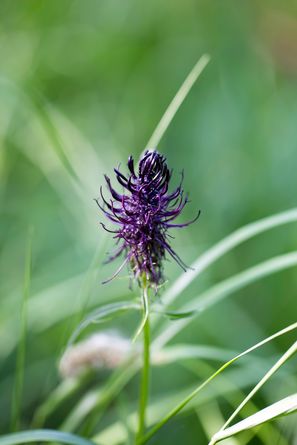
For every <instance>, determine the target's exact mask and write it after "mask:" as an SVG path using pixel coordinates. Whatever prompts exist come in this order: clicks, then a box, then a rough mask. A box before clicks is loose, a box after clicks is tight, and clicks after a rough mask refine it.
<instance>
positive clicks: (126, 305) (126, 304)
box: [67, 301, 141, 347]
mask: <svg viewBox="0 0 297 445" xmlns="http://www.w3.org/2000/svg"><path fill="white" fill-rule="evenodd" d="M131 309H135V310H140V309H141V306H140V305H139V304H138V303H135V302H131V301H121V302H119V303H110V304H106V305H105V306H102V307H100V308H98V309H96V310H94V311H92V312H91V313H90V314H89V315H87V317H86V318H85V319H84V320H83V321H82V322H81V323H80V324H79V325H78V326H77V328H76V329H75V331H74V332H73V334H72V335H71V337H70V339H69V341H68V345H67V347H70V346H71V345H72V344H73V343H74V342H75V340H76V339H77V337H78V336H79V334H81V332H82V331H83V330H84V329H86V328H87V327H88V326H89V325H90V324H92V323H102V322H103V321H106V320H107V319H109V317H110V316H111V315H114V316H116V315H119V314H121V313H123V312H126V311H128V310H131Z"/></svg>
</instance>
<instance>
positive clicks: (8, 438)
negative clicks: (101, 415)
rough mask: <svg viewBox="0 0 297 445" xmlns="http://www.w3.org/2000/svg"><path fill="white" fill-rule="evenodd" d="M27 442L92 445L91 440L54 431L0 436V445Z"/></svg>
mask: <svg viewBox="0 0 297 445" xmlns="http://www.w3.org/2000/svg"><path fill="white" fill-rule="evenodd" d="M29 442H58V443H59V442H60V443H67V444H69V445H94V442H92V441H91V440H87V439H84V438H83V437H80V436H76V435H74V434H69V433H62V432H60V431H55V430H32V431H22V432H20V433H14V434H7V435H5V436H0V445H17V444H20V443H29Z"/></svg>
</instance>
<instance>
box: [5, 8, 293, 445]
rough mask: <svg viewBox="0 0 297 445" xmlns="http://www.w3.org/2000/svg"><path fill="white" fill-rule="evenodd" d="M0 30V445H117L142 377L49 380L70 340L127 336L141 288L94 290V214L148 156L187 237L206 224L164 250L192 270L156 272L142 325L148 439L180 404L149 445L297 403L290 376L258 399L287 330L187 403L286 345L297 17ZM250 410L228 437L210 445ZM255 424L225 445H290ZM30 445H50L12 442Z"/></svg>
mask: <svg viewBox="0 0 297 445" xmlns="http://www.w3.org/2000/svg"><path fill="white" fill-rule="evenodd" d="M0 12H1V17H2V18H3V20H2V26H1V29H0V55H1V60H2V61H3V63H2V65H1V69H0V145H1V146H0V179H1V180H0V201H1V206H0V212H1V231H0V247H1V249H0V251H1V254H0V274H1V277H2V279H1V282H0V304H1V306H0V308H1V310H0V338H1V342H0V364H1V366H0V392H1V400H0V411H1V413H2V415H1V419H0V432H1V437H0V445H1V441H2V445H3V444H5V443H7V444H10V443H11V444H13V443H20V442H21V441H27V440H28V441H43V440H44V441H55V442H57V441H58V442H63V441H64V440H65V441H66V443H72V444H75V445H79V443H80V444H81V445H83V443H86V442H85V441H84V440H86V439H90V438H93V439H94V440H95V441H96V443H98V445H103V444H106V445H112V444H114V445H115V444H118V445H120V444H123V443H129V441H130V442H131V437H132V436H133V434H134V433H133V432H134V431H135V430H136V425H137V414H136V413H137V407H138V387H139V371H140V363H139V361H137V360H136V361H135V362H132V363H130V362H129V363H128V364H124V365H122V367H121V368H119V369H116V370H114V371H113V372H112V371H107V370H106V371H102V370H101V371H96V372H94V373H91V374H89V375H86V376H83V377H81V378H77V379H74V380H71V381H61V378H60V376H59V374H58V370H57V368H58V367H57V364H58V361H59V359H60V356H61V353H62V351H63V350H64V349H65V347H66V346H67V342H68V341H69V339H70V338H71V334H72V333H73V332H75V333H76V334H78V335H79V337H77V338H76V339H75V341H78V340H79V339H80V338H84V337H86V336H88V335H89V334H90V333H93V332H97V331H101V330H105V329H107V330H116V331H119V332H120V333H122V334H123V335H124V336H128V337H129V338H131V339H132V338H133V335H134V333H135V332H136V330H137V326H138V325H139V321H140V320H139V318H140V312H139V310H138V309H139V301H140V300H139V298H140V297H139V294H138V290H137V287H134V288H133V289H132V290H130V289H129V280H128V279H125V278H120V279H116V280H114V281H113V282H111V283H109V284H107V285H102V284H101V283H102V281H104V280H105V279H106V278H107V277H109V276H111V275H112V274H113V272H114V270H115V269H116V267H117V265H116V264H113V265H104V264H103V262H104V259H105V258H106V251H109V250H111V249H112V240H111V238H110V237H109V236H106V234H105V233H104V232H103V231H102V230H101V228H100V227H99V221H100V220H101V219H102V218H101V215H100V214H99V213H98V210H97V208H96V206H95V204H94V202H93V198H95V197H97V196H98V194H99V186H100V185H101V184H102V183H103V174H104V173H107V174H109V175H112V168H113V167H114V166H117V165H118V164H119V163H121V168H123V169H124V164H125V162H126V159H127V157H128V155H129V154H133V155H134V156H135V158H138V157H139V155H140V154H141V153H142V152H143V150H144V147H145V146H147V145H149V146H151V145H153V146H155V145H158V148H159V150H160V151H161V152H162V153H164V154H165V155H166V156H167V158H168V162H169V164H170V165H171V166H172V167H173V169H174V175H173V178H174V179H173V181H175V182H176V183H177V182H178V181H179V173H180V171H181V170H182V169H184V172H185V180H184V188H185V191H186V192H189V195H190V199H191V203H190V204H189V205H188V206H187V208H186V209H185V214H184V216H183V218H184V219H183V221H186V220H190V219H191V218H192V216H193V214H195V212H196V211H197V210H198V209H201V210H202V214H201V217H200V219H199V221H198V222H197V224H195V225H192V226H190V227H189V228H187V229H186V230H183V231H176V232H175V233H173V234H174V236H175V239H174V240H172V243H173V245H174V248H175V250H176V251H177V252H178V253H179V255H180V256H181V257H182V258H183V260H184V261H185V262H186V263H187V264H192V266H193V269H194V270H193V271H188V272H187V273H185V274H184V273H182V271H179V270H178V268H177V266H176V265H175V264H173V263H171V262H166V264H165V273H166V277H167V278H168V283H166V285H165V286H164V288H163V289H161V294H160V296H161V297H160V300H158V298H156V305H155V306H154V304H152V305H151V309H152V314H151V317H150V324H151V333H152V337H153V342H152V345H151V346H152V348H151V349H152V372H151V388H150V398H149V405H148V409H147V422H148V426H149V428H155V429H156V428H157V427H156V425H160V422H161V424H162V422H163V421H164V419H166V416H168V413H170V412H175V411H176V409H177V408H178V407H180V406H182V405H183V403H184V402H183V401H187V400H188V399H189V398H190V399H191V402H190V403H189V404H188V403H187V404H186V406H185V407H184V408H183V410H182V411H181V413H179V415H177V416H175V417H174V418H173V419H171V421H170V422H168V423H167V422H166V425H165V424H164V427H162V428H160V429H158V428H157V429H156V435H155V436H154V438H153V439H152V440H151V442H150V443H152V444H153V443H154V441H156V443H157V442H158V443H159V442H160V443H162V444H164V445H167V443H170V444H174V443H180V442H184V443H187V444H189V445H191V444H194V443H195V444H196V443H201V444H205V445H206V444H207V443H208V442H209V441H210V440H211V437H220V434H226V435H228V431H229V432H230V430H229V428H233V430H231V432H232V431H234V429H235V430H236V428H237V430H236V431H238V429H240V428H241V426H242V424H241V423H240V422H242V421H243V422H245V420H244V419H245V418H246V423H244V424H243V426H244V425H246V424H247V423H248V424H249V425H251V426H252V425H253V424H254V423H257V422H259V419H261V418H262V417H261V416H263V415H264V416H266V415H267V411H265V408H267V407H268V408H269V407H271V409H272V413H273V412H274V411H273V410H275V409H278V407H279V405H277V404H276V405H275V403H276V402H277V401H281V400H286V398H287V397H288V395H289V394H294V393H295V392H296V375H295V373H294V370H295V368H296V357H292V358H290V360H288V362H287V363H286V364H285V365H284V364H283V363H282V362H281V367H280V369H279V370H278V372H277V373H275V375H273V377H272V376H270V374H268V377H269V379H268V381H267V382H266V383H265V385H263V386H262V385H261V391H257V392H256V394H253V388H257V385H258V384H259V382H261V379H262V378H263V375H265V374H266V373H267V370H269V369H273V366H274V364H275V363H276V362H277V360H278V358H279V357H281V356H282V355H283V354H284V353H285V351H286V350H287V349H288V345H289V344H293V342H294V341H295V339H296V336H295V331H293V330H292V331H291V333H289V332H287V335H286V336H285V335H279V336H278V337H277V338H273V341H270V342H269V343H267V345H266V347H265V349H263V350H262V348H261V349H260V348H259V349H258V350H257V351H253V352H252V353H251V354H247V355H246V356H245V358H243V357H242V360H238V361H236V364H235V363H234V365H233V366H228V369H226V370H225V372H224V374H223V375H220V376H218V378H216V379H213V380H211V384H209V385H207V387H205V388H204V389H203V391H201V392H200V391H199V394H198V395H197V397H194V398H193V399H192V394H196V391H197V388H198V387H200V386H201V385H204V382H205V381H207V379H211V375H213V374H214V373H216V370H218V369H220V367H221V366H222V365H223V363H225V362H228V361H229V360H231V361H232V357H235V356H237V355H238V354H240V351H244V350H247V349H248V348H249V347H250V346H251V345H257V344H258V343H259V342H260V341H261V339H265V338H269V337H270V336H271V335H272V333H273V332H282V330H283V328H284V326H295V322H296V298H295V289H296V284H297V281H296V269H295V265H296V251H297V241H296V224H295V223H296V221H297V213H296V193H295V190H296V187H297V179H296V174H295V172H296V168H297V158H296V140H297V130H296V122H295V121H296V119H295V116H296V113H297V106H296V104H297V95H296V91H297V90H296V66H295V64H294V60H295V52H294V51H295V46H294V41H295V39H294V35H295V31H296V20H297V11H296V7H295V6H294V5H293V4H292V3H291V2H288V1H285V2H283V3H282V4H281V5H279V4H277V3H276V2H272V3H271V2H269V1H268V0H264V1H263V2H262V3H261V5H259V4H256V3H253V2H249V3H242V4H240V5H239V4H238V2H235V1H233V0H231V1H228V2H227V3H222V2H219V1H215V2H205V1H201V2H198V3H197V2H191V1H187V2H178V1H173V2H169V1H167V0H165V1H161V2H156V1H152V2H150V3H147V4H145V5H142V4H140V3H139V2H136V0H128V1H127V2H122V3H119V2H114V1H113V0H112V1H105V0H104V1H102V2H97V3H93V4H92V6H90V5H89V4H88V2H80V1H70V0H64V1H63V2H57V1H56V0H53V1H52V2H36V1H35V0H28V1H27V2H24V3H22V4H21V3H16V2H11V1H8V0H4V1H2V2H1V6H0ZM203 54H210V55H211V62H210V63H208V56H202V55H203ZM200 56H202V58H200ZM197 60H198V62H197ZM206 65H207V66H206ZM193 66H194V68H193ZM203 68H205V69H204V70H203ZM202 71H203V72H202ZM189 73H190V74H189ZM196 80H198V81H197V82H196ZM188 93H189V94H188ZM173 98H174V99H173ZM168 104H169V106H168ZM181 105H182V106H181ZM166 107H167V108H166ZM164 110H166V111H165V113H164V115H163V117H162V118H161V120H160V116H162V113H163V112H164ZM177 111H178V112H177ZM158 121H159V124H158V125H157V126H156V122H158ZM154 128H155V130H154ZM147 141H149V142H147ZM288 209H289V210H288ZM181 222H182V221H181ZM29 226H34V228H35V234H34V268H33V269H32V271H31V266H30V265H31V259H32V258H31V246H30V242H29V244H28V245H27V249H25V248H24V240H25V239H26V238H27V227H29ZM272 229H273V230H272ZM25 251H26V253H25V255H24V252H25ZM24 256H26V259H25V278H24V261H23V258H24ZM31 272H32V273H31ZM20 296H22V297H21V298H20ZM29 297H30V298H29ZM121 302H127V303H125V308H126V309H125V310H122V309H123V306H121V304H122V303H121ZM135 302H136V303H135ZM104 305H107V308H109V309H111V312H112V311H113V310H115V312H117V317H115V318H112V313H111V312H109V313H107V312H108V311H107V312H106V308H105V312H104V311H103V312H102V306H104ZM136 306H137V307H136ZM130 308H132V310H130ZM136 309H137V310H136ZM102 314H103V315H104V316H103V315H102ZM166 314H167V315H166ZM170 314H171V315H173V314H175V315H176V317H175V319H174V320H173V319H172V317H171V318H170ZM179 315H180V316H179ZM182 315H184V318H182ZM98 316H100V317H101V322H100V323H97V322H96V321H98ZM82 328H84V329H83V330H82ZM73 338H74V337H73ZM140 344H141V339H140V338H139V339H137V341H136V344H135V347H136V349H137V348H139V350H140ZM158 354H160V355H159V360H160V361H159V362H158V360H157V358H158ZM154 357H155V358H154ZM154 360H155V362H154ZM270 377H272V378H270ZM251 391H252V392H251ZM249 394H252V395H253V398H252V400H250V397H249V396H248V395H249ZM246 397H247V399H246V400H247V401H248V403H247V404H246V405H245V406H244V407H243V411H242V412H241V411H240V412H238V416H239V419H238V422H237V420H236V419H234V420H233V422H236V425H235V427H234V426H230V425H229V426H228V427H227V428H226V430H224V431H221V433H218V436H215V434H216V433H217V432H218V431H219V430H220V428H221V426H222V425H224V423H225V422H226V421H227V419H230V416H232V413H234V412H236V409H237V407H240V406H241V402H242V400H245V398H246ZM288 400H289V401H290V400H291V399H288ZM273 407H274V408H273ZM178 411H179V409H178ZM277 412H279V411H277ZM206 413H207V414H206ZM257 413H258V417H257ZM253 415H256V417H253ZM231 418H232V417H231ZM270 418H271V419H273V421H272V422H271V423H270V424H262V425H261V427H259V429H252V430H250V431H246V432H241V433H240V434H238V435H237V436H236V437H235V436H234V437H232V439H226V444H227V443H228V440H229V443H230V444H231V443H234V444H237V445H243V444H249V445H259V444H261V445H262V444H263V445H270V444H271V443H273V442H274V441H275V440H277V441H278V443H279V444H280V445H288V444H291V443H294V441H295V440H296V434H297V430H296V414H292V415H290V416H285V417H284V418H278V417H277V418H274V417H273V415H272V416H271V417H270ZM162 419H163V420H162ZM249 422H250V423H249ZM32 428H46V429H48V428H49V429H50V430H51V432H50V433H48V432H47V430H42V431H41V432H32V431H30V432H29V431H28V432H24V433H20V434H21V436H19V435H11V436H9V435H8V433H9V432H11V431H20V430H29V429H32ZM52 430H55V431H52ZM57 431H59V432H58V433H57ZM153 431H154V430H153ZM66 432H68V433H73V434H75V437H74V436H69V435H67V434H65V433H66ZM56 434H58V436H56ZM275 438H277V439H275ZM132 440H133V439H132ZM232 440H233V442H232ZM67 441H68V442H67ZM125 441H126V442H125ZM222 443H224V442H222Z"/></svg>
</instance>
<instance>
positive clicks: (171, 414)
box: [141, 323, 297, 444]
mask: <svg viewBox="0 0 297 445" xmlns="http://www.w3.org/2000/svg"><path fill="white" fill-rule="evenodd" d="M296 328H297V323H294V324H292V325H290V326H288V327H286V328H285V329H282V330H281V331H278V332H277V333H275V334H273V335H271V336H270V337H267V338H266V339H264V340H262V341H261V342H259V343H257V344H256V345H254V346H252V347H250V348H248V349H246V350H245V351H244V352H242V353H241V354H239V355H237V356H236V357H234V358H232V359H231V360H229V361H228V362H226V363H224V365H222V366H221V367H220V368H219V369H218V370H217V371H216V372H215V373H214V374H212V375H211V376H210V377H209V378H208V379H207V380H205V381H204V382H203V383H202V384H201V385H199V386H198V387H197V388H196V389H195V390H194V391H193V392H192V393H191V394H189V395H188V396H187V397H186V398H185V399H184V400H182V401H181V402H180V403H179V404H178V405H177V406H176V407H175V408H173V409H172V410H171V411H170V412H169V413H168V414H167V415H166V416H165V417H164V418H163V419H161V420H159V422H158V423H157V424H156V425H155V426H154V427H153V428H152V429H151V430H150V431H149V432H148V433H147V434H146V435H145V436H144V439H143V440H142V442H141V443H142V444H144V443H146V442H147V441H148V440H149V439H150V438H151V437H152V436H153V435H154V434H156V432H157V431H158V430H159V429H160V428H162V426H163V425H165V423H167V422H168V421H169V420H170V419H172V417H174V416H176V415H177V414H178V413H179V412H180V411H181V410H182V409H183V408H184V407H185V406H186V405H187V404H188V403H189V402H190V401H191V400H192V399H193V398H194V397H196V395H197V394H198V393H199V392H200V391H201V390H202V389H203V388H205V387H206V386H207V385H208V384H209V383H210V382H211V381H212V380H213V379H214V378H215V377H217V376H218V375H219V374H221V372H222V371H224V370H225V369H226V368H228V367H229V366H230V365H232V364H233V363H234V362H236V361H237V360H239V359H240V358H241V357H243V356H245V355H247V354H249V353H250V352H252V351H254V350H255V349H258V348H259V347H261V346H263V345H264V344H266V343H268V342H270V341H272V340H274V339H275V338H277V337H279V336H281V335H284V334H286V333H287V332H290V331H292V330H294V329H296Z"/></svg>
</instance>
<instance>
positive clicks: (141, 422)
mask: <svg viewBox="0 0 297 445" xmlns="http://www.w3.org/2000/svg"><path fill="white" fill-rule="evenodd" d="M143 292H144V301H146V302H147V301H148V298H147V286H146V283H145V282H144V288H143ZM149 378H150V321H149V315H147V317H146V320H145V324H144V326H143V366H142V374H141V386H140V398H139V411H138V431H137V436H136V444H138V443H141V440H142V437H143V433H144V430H145V420H146V409H147V404H148V396H149Z"/></svg>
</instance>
